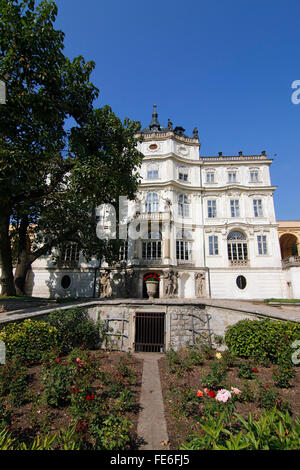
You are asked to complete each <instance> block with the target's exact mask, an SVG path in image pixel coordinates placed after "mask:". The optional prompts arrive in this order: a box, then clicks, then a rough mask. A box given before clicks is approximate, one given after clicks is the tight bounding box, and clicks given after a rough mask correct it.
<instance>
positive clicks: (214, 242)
mask: <svg viewBox="0 0 300 470" xmlns="http://www.w3.org/2000/svg"><path fill="white" fill-rule="evenodd" d="M208 245H209V254H210V255H211V256H213V255H218V254H219V246H218V237H216V236H215V235H211V236H209V237H208Z"/></svg>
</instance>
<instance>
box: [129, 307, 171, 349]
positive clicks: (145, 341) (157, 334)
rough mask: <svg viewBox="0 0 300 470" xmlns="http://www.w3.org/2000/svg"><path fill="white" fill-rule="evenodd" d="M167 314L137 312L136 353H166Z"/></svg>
mask: <svg viewBox="0 0 300 470" xmlns="http://www.w3.org/2000/svg"><path fill="white" fill-rule="evenodd" d="M164 349H165V314H164V312H136V315H135V351H136V352H138V351H139V352H164Z"/></svg>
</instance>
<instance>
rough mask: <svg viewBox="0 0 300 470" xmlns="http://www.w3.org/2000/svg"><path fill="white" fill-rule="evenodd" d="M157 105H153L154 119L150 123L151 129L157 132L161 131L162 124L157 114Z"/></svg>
mask: <svg viewBox="0 0 300 470" xmlns="http://www.w3.org/2000/svg"><path fill="white" fill-rule="evenodd" d="M156 108H157V105H156V104H154V105H153V112H152V121H151V122H150V124H149V129H150V130H151V131H154V132H157V131H160V124H159V122H158V114H157V109H156Z"/></svg>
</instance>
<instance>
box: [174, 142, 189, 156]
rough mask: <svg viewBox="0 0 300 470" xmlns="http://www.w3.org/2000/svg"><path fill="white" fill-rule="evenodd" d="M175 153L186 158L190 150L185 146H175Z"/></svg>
mask: <svg viewBox="0 0 300 470" xmlns="http://www.w3.org/2000/svg"><path fill="white" fill-rule="evenodd" d="M176 152H177V153H178V154H179V155H181V156H182V157H187V156H189V154H190V149H189V147H187V146H186V145H182V144H180V145H177V146H176Z"/></svg>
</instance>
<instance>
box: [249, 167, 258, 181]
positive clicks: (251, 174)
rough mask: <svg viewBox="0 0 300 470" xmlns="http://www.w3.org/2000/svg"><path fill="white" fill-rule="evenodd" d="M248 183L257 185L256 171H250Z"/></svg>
mask: <svg viewBox="0 0 300 470" xmlns="http://www.w3.org/2000/svg"><path fill="white" fill-rule="evenodd" d="M250 181H251V183H258V171H257V170H252V171H250Z"/></svg>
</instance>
